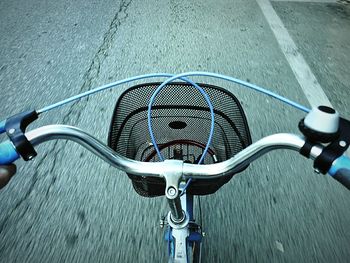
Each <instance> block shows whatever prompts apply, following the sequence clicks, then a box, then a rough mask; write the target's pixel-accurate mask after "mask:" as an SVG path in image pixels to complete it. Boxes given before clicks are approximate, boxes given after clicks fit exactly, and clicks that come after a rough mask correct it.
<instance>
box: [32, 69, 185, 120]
mask: <svg viewBox="0 0 350 263" xmlns="http://www.w3.org/2000/svg"><path fill="white" fill-rule="evenodd" d="M172 76H174V74H168V73H155V74H145V75H139V76H136V77H131V78H127V79H123V80H119V81H115V82H112V83H109V84H106V85H103V86H100V87H97V88H95V89H92V90H88V91H86V92H83V93H80V94H78V95H75V96H72V97H70V98H67V99H65V100H62V101H59V102H56V103H54V104H51V105H49V106H46V107H44V108H42V109H40V110H38V111H37V113H38V114H41V113H44V112H48V111H50V110H53V109H56V108H58V107H61V106H64V105H66V104H68V103H70V102H73V101H77V100H80V99H82V98H84V97H88V96H90V95H92V94H95V93H97V92H100V91H103V90H108V89H111V88H114V87H116V86H119V85H122V84H125V83H128V82H132V81H136V80H140V79H148V78H159V77H167V78H169V77H172ZM182 80H184V81H186V80H185V79H182Z"/></svg>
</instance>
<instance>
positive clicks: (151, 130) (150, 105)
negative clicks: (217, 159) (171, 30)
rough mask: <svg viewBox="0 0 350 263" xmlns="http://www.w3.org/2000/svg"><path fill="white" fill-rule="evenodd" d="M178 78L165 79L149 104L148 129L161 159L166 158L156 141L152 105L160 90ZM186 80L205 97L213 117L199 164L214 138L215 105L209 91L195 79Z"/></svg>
mask: <svg viewBox="0 0 350 263" xmlns="http://www.w3.org/2000/svg"><path fill="white" fill-rule="evenodd" d="M176 79H179V77H178V76H174V77H171V78H169V79H167V80H166V81H164V82H163V83H162V84H161V85H160V86H159V87H158V88H157V89H156V90H155V91H154V93H153V94H152V96H151V99H150V101H149V104H148V112H147V123H148V130H149V134H150V137H151V141H152V143H153V147H154V148H155V150H156V152H157V154H158V157H159V159H160V160H161V161H164V158H163V156H162V154H161V152H160V150H159V147H158V144H157V142H156V139H155V137H154V134H153V129H152V117H151V111H152V106H153V103H154V100H155V98H156V96H157V95H158V94H159V92H160V91H161V90H162V89H163V88H164V87H165V86H166V85H167V84H168V83H170V82H172V81H174V80H176ZM186 81H187V82H188V83H190V84H191V85H193V86H194V87H195V88H196V89H197V90H198V91H199V92H200V93H201V94H202V95H203V96H204V98H205V100H206V102H207V104H208V106H209V109H210V117H211V123H210V132H209V138H208V142H207V145H206V146H205V148H204V151H203V154H202V156H201V158H200V160H199V162H198V164H200V163H202V162H203V161H204V158H205V155H206V154H207V152H208V150H209V146H210V143H211V140H212V138H213V135H214V125H215V120H214V107H213V105H212V104H211V101H210V99H209V96H208V94H207V93H205V91H204V90H203V89H202V88H201V87H199V86H198V85H197V84H196V83H194V82H193V81H191V80H189V79H186Z"/></svg>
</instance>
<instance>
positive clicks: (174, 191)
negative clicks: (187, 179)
mask: <svg viewBox="0 0 350 263" xmlns="http://www.w3.org/2000/svg"><path fill="white" fill-rule="evenodd" d="M175 194H176V189H175V188H174V187H169V189H168V195H170V196H175Z"/></svg>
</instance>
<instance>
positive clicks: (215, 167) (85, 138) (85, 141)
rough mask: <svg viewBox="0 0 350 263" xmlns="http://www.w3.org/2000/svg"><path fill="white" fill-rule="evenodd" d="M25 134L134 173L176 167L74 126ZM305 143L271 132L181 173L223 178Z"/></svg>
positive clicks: (156, 172)
mask: <svg viewBox="0 0 350 263" xmlns="http://www.w3.org/2000/svg"><path fill="white" fill-rule="evenodd" d="M25 135H26V137H27V139H28V140H29V141H30V142H31V143H32V145H33V146H36V145H39V144H41V143H43V142H45V141H50V140H56V139H66V140H71V141H74V142H77V143H78V144H80V145H82V146H83V147H85V148H86V149H88V150H89V151H91V152H93V153H94V154H96V155H97V156H99V157H100V158H102V159H103V160H105V161H106V162H108V163H109V164H111V165H112V166H114V167H116V168H118V169H120V170H122V171H124V172H127V173H131V174H134V175H139V176H156V177H163V175H164V174H167V173H168V172H169V170H170V169H173V167H171V165H167V163H163V162H140V161H135V160H132V159H129V158H126V157H124V156H121V155H120V154H118V153H116V152H115V151H113V150H112V149H111V148H109V147H108V146H107V145H105V144H103V143H102V142H100V141H99V140H97V139H96V138H94V137H93V136H91V135H90V134H88V133H86V132H84V131H82V130H80V129H78V128H76V127H72V126H67V125H48V126H43V127H40V128H37V129H35V130H32V131H28V132H27V133H26V134H25ZM304 144H305V140H304V139H303V138H302V137H301V136H297V135H294V134H289V133H280V134H274V135H270V136H267V137H264V138H262V139H261V140H259V141H257V142H255V143H253V144H251V145H249V146H248V147H247V148H245V149H243V150H242V151H241V152H239V153H238V154H236V155H235V156H233V157H231V158H230V159H228V160H226V161H224V162H220V163H216V164H207V165H196V164H187V163H182V176H183V177H184V178H189V177H192V178H198V179H209V178H216V177H221V176H224V175H226V174H227V173H229V172H230V173H231V172H235V171H239V170H240V169H241V168H242V167H244V166H245V165H247V164H249V163H251V162H252V161H254V160H256V159H257V158H259V157H260V156H261V155H263V154H265V153H267V152H269V151H272V150H274V149H290V150H295V151H299V150H300V149H301V147H302V146H303V145H304ZM321 152H322V146H321V145H316V146H314V147H313V148H312V149H311V153H310V158H312V159H315V158H317V156H319V155H320V154H321ZM177 167H179V166H177Z"/></svg>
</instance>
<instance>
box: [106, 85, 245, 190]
mask: <svg viewBox="0 0 350 263" xmlns="http://www.w3.org/2000/svg"><path fill="white" fill-rule="evenodd" d="M160 84H161V83H146V84H141V85H137V86H133V87H131V88H129V89H127V90H126V91H125V92H124V93H123V94H122V95H121V96H120V97H119V99H118V101H117V103H116V107H115V110H114V113H113V117H112V121H111V125H110V131H109V136H108V145H109V147H111V148H112V149H113V150H115V151H116V152H117V153H119V154H121V155H123V156H125V157H128V158H131V159H134V160H139V161H146V162H159V161H160V160H159V158H158V156H157V154H156V151H155V149H154V147H153V144H152V143H151V139H150V136H149V132H148V126H147V109H148V103H149V99H150V97H151V96H152V94H153V92H154V91H155V90H156V88H157V87H158V86H159V85H160ZM199 85H200V87H201V88H203V89H204V90H205V92H206V93H207V94H208V96H209V98H210V100H211V102H212V104H213V107H214V114H215V129H214V135H213V139H212V142H211V145H210V147H209V151H208V153H207V155H206V156H205V158H204V162H203V163H204V164H211V163H215V162H222V161H225V160H227V159H229V158H230V157H232V156H234V155H235V154H236V153H238V152H239V151H241V150H242V149H244V148H245V147H247V146H248V145H250V144H251V136H250V132H249V127H248V124H247V120H246V117H245V114H244V112H243V109H242V107H241V105H240V103H239V101H238V100H237V98H236V97H235V96H234V95H233V94H231V93H230V92H228V91H227V90H225V89H223V88H220V87H216V86H213V85H208V84H199ZM210 122H211V116H210V110H209V107H208V105H207V103H206V101H205V99H204V98H203V96H202V95H201V94H200V93H199V92H198V91H197V90H196V89H195V88H194V87H193V86H191V85H190V84H187V83H183V82H179V83H170V84H168V85H167V86H166V87H165V88H164V89H163V90H162V91H161V92H160V93H159V94H158V96H157V98H156V100H155V102H154V104H153V107H152V126H153V132H154V135H155V138H156V140H157V143H158V146H159V148H160V151H161V153H162V155H163V157H164V159H180V160H183V161H185V162H189V163H198V161H199V159H200V158H201V156H202V154H203V150H204V148H205V146H206V144H207V141H208V137H209V130H210V124H211V123H210ZM245 168H246V167H244V168H242V170H244V169H245ZM128 176H129V178H130V179H131V181H132V184H133V187H134V189H135V190H136V192H137V193H138V194H140V195H142V196H145V197H155V196H160V195H164V194H165V181H164V180H163V179H162V178H157V177H147V178H146V177H140V176H136V175H133V174H128ZM232 176H233V174H227V175H226V176H224V177H221V178H217V179H197V180H193V181H192V182H191V184H190V185H189V187H188V189H187V193H189V194H192V195H207V194H212V193H215V192H216V191H217V190H218V189H219V188H220V187H221V186H222V185H224V184H225V183H227V182H228V181H229V180H230V179H231V178H232Z"/></svg>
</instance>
